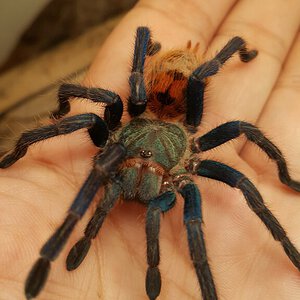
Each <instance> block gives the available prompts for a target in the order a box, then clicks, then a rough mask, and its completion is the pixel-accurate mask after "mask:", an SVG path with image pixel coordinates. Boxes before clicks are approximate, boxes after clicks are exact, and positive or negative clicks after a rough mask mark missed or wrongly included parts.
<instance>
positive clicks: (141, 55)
mask: <svg viewBox="0 0 300 300" xmlns="http://www.w3.org/2000/svg"><path fill="white" fill-rule="evenodd" d="M160 48H161V45H160V43H158V42H153V41H152V39H151V33H150V29H149V28H148V27H138V29H137V31H136V38H135V46H134V54H133V62H132V69H131V75H130V77H129V85H130V96H129V99H128V112H129V114H130V115H131V116H132V117H135V116H138V115H140V114H142V113H143V112H144V111H145V109H146V105H147V94H146V87H145V81H144V65H145V60H146V56H147V55H149V56H152V55H154V54H156V53H157V52H158V51H159V50H160Z"/></svg>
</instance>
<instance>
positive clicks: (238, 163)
mask: <svg viewBox="0 0 300 300" xmlns="http://www.w3.org/2000/svg"><path fill="white" fill-rule="evenodd" d="M299 24H300V3H299V1H297V0H295V1H279V0H275V1H274V0H272V1H271V0H266V1H264V2H263V4H262V3H261V1H258V0H254V1H253V0H252V1H247V0H241V1H235V0H226V1H224V0H211V1H209V2H203V1H200V0H194V1H192V0H190V1H185V2H182V1H158V0H157V1H140V2H139V3H138V5H137V6H136V7H135V8H134V9H133V10H132V11H131V12H130V13H129V14H128V15H127V16H126V17H125V18H124V19H123V20H122V22H121V23H120V24H119V26H118V27H117V28H116V29H115V31H114V32H113V33H112V35H111V36H110V37H109V39H108V40H107V41H106V43H105V45H104V46H103V47H102V49H101V50H100V52H99V55H98V56H97V58H96V59H95V62H94V64H93V66H92V67H91V69H90V71H89V73H88V75H87V78H86V84H87V85H90V86H99V87H102V88H107V89H110V90H114V91H115V92H117V93H119V94H120V95H121V97H122V99H126V96H127V95H128V85H127V78H128V72H129V68H128V66H129V61H130V59H131V55H132V45H133V38H134V32H135V29H136V27H138V26H140V25H146V26H149V27H150V28H151V29H152V31H153V35H154V39H155V40H157V41H160V42H161V43H162V46H163V49H168V48H170V47H172V48H174V47H182V46H184V45H186V42H187V40H192V42H195V43H196V42H200V51H201V52H203V53H205V51H206V49H207V47H209V50H208V51H207V52H206V53H205V57H207V58H210V57H212V56H213V54H214V53H215V52H216V50H218V49H221V47H222V46H223V45H224V44H225V43H226V42H227V41H228V40H229V39H230V38H231V37H233V36H234V35H241V36H243V37H244V38H245V39H246V40H247V41H248V42H249V43H250V45H251V47H253V48H256V49H258V50H259V56H258V57H257V59H255V61H253V62H251V63H249V64H247V65H244V64H242V63H240V62H239V61H238V60H234V59H233V60H232V61H231V62H229V63H228V64H227V65H226V66H225V67H224V68H223V70H222V71H221V72H220V74H219V75H218V76H215V77H214V78H213V79H212V80H211V82H210V86H209V89H208V91H207V93H206V101H205V106H204V116H203V121H202V124H201V126H200V128H199V133H198V134H199V135H200V134H203V133H205V132H207V131H209V130H210V129H212V128H214V127H215V126H217V125H219V124H221V123H223V122H226V121H229V120H236V119H239V120H246V121H249V122H252V123H253V124H257V125H258V126H259V127H261V128H262V129H263V131H264V132H266V133H267V136H268V137H270V138H271V139H272V141H273V142H274V143H275V144H277V145H278V146H279V147H280V148H281V150H282V151H283V153H284V154H285V156H286V158H287V161H288V162H289V166H290V169H291V171H292V176H293V177H294V178H295V179H298V180H300V162H299V160H298V159H297V158H298V154H299V151H300V142H299V141H300V131H299V127H297V126H298V120H299V111H300V104H299V99H298V98H299V92H298V93H297V91H299V77H300V73H299V70H300V58H299V55H297V54H298V53H299V51H300V36H299V33H298V30H299ZM297 35H298V36H297ZM83 112H96V113H99V112H100V109H99V108H97V107H96V106H95V105H94V104H85V103H82V102H81V103H75V101H74V105H73V107H72V111H71V114H77V113H83ZM124 121H125V120H124ZM198 134H197V135H198ZM218 149H219V148H218ZM96 151H97V149H96V148H95V147H94V146H92V143H91V142H90V141H89V138H88V136H87V134H86V132H85V131H81V132H76V133H73V134H71V135H69V136H65V137H57V138H53V139H51V140H48V141H45V142H42V143H39V144H36V145H35V146H33V147H31V149H30V150H29V151H28V154H27V155H26V157H24V158H22V159H21V160H20V161H18V162H17V163H16V164H15V165H13V166H12V167H10V168H8V169H4V170H1V171H0V203H1V206H0V207H1V209H0V244H1V251H0V299H6V300H10V299H24V291H23V290H24V281H25V278H26V276H27V274H28V272H29V270H30V268H31V266H32V264H33V262H34V261H35V260H36V258H37V257H38V251H39V249H40V247H41V246H42V245H43V244H44V242H45V241H46V240H47V238H48V237H49V236H50V235H51V234H52V233H53V231H54V230H55V229H56V228H57V226H58V225H59V224H61V221H62V220H63V218H64V217H65V212H66V211H67V209H68V207H69V205H70V203H71V201H72V200H73V199H74V197H75V196H76V193H77V192H78V190H79V188H80V186H81V184H82V183H83V181H84V179H85V177H86V176H87V174H88V172H89V170H90V168H91V165H92V160H91V158H92V156H93V155H94V154H95V153H96ZM206 157H209V158H213V159H216V160H219V161H222V162H224V163H227V164H228V165H230V166H233V167H235V168H236V169H238V170H240V171H241V172H243V173H245V174H247V176H248V177H249V178H250V179H251V181H252V182H253V183H254V184H256V186H257V188H258V190H259V191H260V193H261V194H262V196H263V197H264V199H265V201H266V203H267V205H268V206H269V207H270V209H271V210H272V211H273V212H274V214H275V215H276V216H277V217H278V219H279V220H280V222H281V223H282V224H283V227H284V228H285V229H286V231H287V232H288V234H289V237H290V238H291V240H292V241H293V242H294V243H295V245H296V247H297V248H298V249H300V239H299V234H300V232H299V228H300V221H299V214H300V194H297V193H296V192H294V191H292V190H290V189H289V188H287V187H286V186H284V185H283V184H281V183H280V181H279V179H278V177H277V170H276V168H275V165H274V164H273V163H271V162H270V161H268V160H267V158H266V156H265V155H264V154H262V153H261V151H259V150H257V149H255V146H254V145H252V144H250V143H245V140H244V139H243V138H241V139H239V140H238V141H234V142H231V143H228V144H226V145H224V146H222V147H220V151H219V150H214V151H211V152H210V153H208V156H206ZM297 170H298V172H297ZM196 182H197V183H198V184H199V187H200V191H201V194H202V198H203V202H204V203H203V210H204V222H205V237H206V240H207V251H208V256H209V259H210V264H211V267H212V272H213V275H214V278H215V282H216V286H217V290H218V294H219V297H220V299H226V300H227V299H231V300H234V299H236V300H239V299H243V300H248V299H278V300H279V299H280V300H282V299H289V300H291V299H299V298H300V276H299V271H298V270H297V269H296V268H295V267H294V266H293V264H292V263H291V262H290V261H289V259H288V258H287V256H286V255H285V253H284V251H283V250H282V248H281V246H280V244H279V243H277V242H275V241H274V240H273V239H272V237H271V236H270V234H269V233H268V231H267V229H266V228H265V227H264V225H263V224H262V223H261V221H260V220H259V219H258V218H257V216H256V215H255V214H254V213H253V212H251V211H250V209H249V208H248V206H247V204H246V201H245V200H244V198H243V197H242V195H241V193H240V192H239V191H237V190H235V189H230V188H229V187H227V186H225V185H223V184H221V183H217V182H215V181H211V180H208V179H196ZM100 197H101V192H99V195H98V198H100ZM95 202H96V201H95ZM92 212H93V209H90V210H89V211H88V213H87V214H86V215H85V217H84V218H83V219H82V221H81V222H80V224H79V225H78V226H77V227H76V228H75V231H74V233H73V234H72V236H71V238H70V240H69V242H68V243H67V245H66V247H65V249H64V251H63V253H62V254H61V255H60V256H59V257H58V259H57V260H56V261H55V263H53V264H52V269H51V274H50V276H49V280H48V281H47V284H46V286H45V288H44V290H43V291H42V293H41V294H40V295H39V297H38V299H47V300H48V299H49V300H50V299H122V300H127V299H128V300H129V299H147V297H146V293H145V288H144V281H145V273H146V258H145V253H146V243H145V229H144V227H145V225H144V217H145V208H144V207H142V206H140V205H138V204H136V203H120V204H119V205H118V206H117V207H116V208H114V209H113V211H112V213H111V214H110V215H109V216H108V217H107V219H106V220H105V222H104V225H103V228H102V229H101V231H100V234H99V235H98V237H97V238H96V239H95V240H94V241H93V246H92V248H91V250H90V252H89V255H88V257H87V258H86V259H85V261H84V262H83V263H82V265H81V266H80V268H78V269H77V270H75V271H73V272H68V271H67V270H66V268H65V259H66V256H67V254H68V251H69V250H70V248H71V247H72V245H73V244H74V243H75V242H76V241H77V240H78V239H79V238H80V237H81V236H82V232H83V230H84V226H85V224H86V223H87V221H88V219H89V217H90V216H91V214H92ZM160 245H161V264H160V270H161V273H162V291H161V295H160V299H201V293H200V289H199V287H198V283H197V280H196V275H195V272H194V269H193V266H192V263H191V261H190V256H189V253H188V247H187V241H186V230H185V228H184V225H183V203H182V199H181V198H180V197H178V201H177V204H176V206H175V208H174V209H172V210H171V211H170V212H168V213H167V214H166V215H165V216H164V218H163V220H162V223H161V233H160Z"/></svg>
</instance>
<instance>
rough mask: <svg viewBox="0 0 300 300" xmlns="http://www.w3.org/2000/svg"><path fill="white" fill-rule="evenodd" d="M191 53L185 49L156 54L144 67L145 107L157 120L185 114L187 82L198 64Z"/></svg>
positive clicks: (196, 55)
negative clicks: (146, 102)
mask: <svg viewBox="0 0 300 300" xmlns="http://www.w3.org/2000/svg"><path fill="white" fill-rule="evenodd" d="M195 49H196V50H197V48H195ZM195 49H193V50H191V48H189V46H188V47H187V48H186V49H178V50H171V51H167V52H165V53H162V54H159V53H158V54H157V55H155V56H154V57H153V58H151V59H150V60H149V61H148V62H147V64H146V65H145V85H146V90H147V95H148V106H147V107H148V108H149V110H150V111H152V112H153V113H154V114H155V115H156V116H157V117H158V118H160V119H166V118H175V117H177V116H182V115H183V114H184V113H185V111H186V109H185V104H186V99H185V97H186V93H185V91H186V88H187V83H188V78H189V76H190V75H191V73H192V72H193V70H195V69H196V68H197V66H199V65H200V62H201V60H200V58H199V55H198V54H197V53H196V50H195Z"/></svg>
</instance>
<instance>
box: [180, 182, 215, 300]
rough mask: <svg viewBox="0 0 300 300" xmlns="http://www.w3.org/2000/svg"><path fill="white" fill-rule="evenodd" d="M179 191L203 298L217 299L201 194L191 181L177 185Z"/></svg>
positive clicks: (191, 253)
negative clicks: (203, 228)
mask: <svg viewBox="0 0 300 300" xmlns="http://www.w3.org/2000/svg"><path fill="white" fill-rule="evenodd" d="M178 191H179V193H180V194H181V195H182V197H183V199H184V223H185V226H186V229H187V235H188V243H189V249H190V255H191V258H192V261H193V264H194V267H195V270H196V274H197V278H198V281H199V284H200V287H201V292H202V297H203V299H204V300H217V299H218V296H217V292H216V287H215V284H214V279H213V276H212V273H211V270H210V267H209V263H208V259H207V254H206V247H205V240H204V234H203V231H202V225H203V218H202V208H201V196H200V192H199V190H198V187H197V186H196V184H195V183H193V182H188V183H184V184H183V186H182V185H181V186H180V185H179V190H178Z"/></svg>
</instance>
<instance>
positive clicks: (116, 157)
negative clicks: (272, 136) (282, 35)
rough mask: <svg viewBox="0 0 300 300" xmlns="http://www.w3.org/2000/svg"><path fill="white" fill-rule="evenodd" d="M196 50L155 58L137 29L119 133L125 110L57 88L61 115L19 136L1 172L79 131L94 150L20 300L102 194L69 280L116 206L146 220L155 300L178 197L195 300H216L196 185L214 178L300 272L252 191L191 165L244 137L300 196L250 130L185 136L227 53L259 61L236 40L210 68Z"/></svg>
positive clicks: (94, 95)
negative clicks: (133, 206) (163, 227)
mask: <svg viewBox="0 0 300 300" xmlns="http://www.w3.org/2000/svg"><path fill="white" fill-rule="evenodd" d="M197 49H198V45H196V46H195V47H194V48H193V49H192V48H191V43H190V42H188V45H187V49H183V50H172V51H168V52H166V53H165V54H164V53H162V54H160V53H159V50H160V44H159V43H156V42H153V41H152V39H151V37H150V30H149V29H148V28H147V27H139V28H138V29H137V33H136V41H135V49H134V56H133V64H132V70H131V75H130V77H129V86H130V96H129V98H128V101H127V108H128V112H129V114H130V116H131V120H130V121H129V122H127V123H126V124H124V125H123V126H122V124H121V117H122V113H123V102H122V101H121V99H120V97H119V96H118V95H117V94H116V93H114V92H112V91H108V90H104V89H101V88H87V87H84V86H80V85H74V84H63V85H61V87H60V88H59V91H58V99H59V107H58V109H57V111H55V112H54V113H53V115H52V117H53V118H54V119H56V120H55V122H54V124H53V125H48V126H44V127H41V128H37V129H34V130H32V131H28V132H25V133H23V134H22V136H21V138H20V139H19V140H18V142H17V143H16V146H15V148H14V150H13V151H12V152H11V153H9V154H7V155H6V156H5V157H4V158H2V160H0V168H7V167H9V166H11V165H12V164H14V163H15V162H16V161H17V160H18V159H20V158H21V157H22V156H24V155H25V154H26V151H27V148H28V147H29V146H30V145H32V144H34V143H36V142H39V141H42V140H45V139H47V138H51V137H55V136H58V135H65V134H69V133H72V132H74V131H76V130H79V129H83V128H85V129H87V131H88V134H89V136H90V138H91V141H92V142H93V143H94V145H95V146H97V147H99V148H101V149H100V150H99V152H98V154H97V155H96V156H95V157H94V161H93V167H92V169H91V171H90V173H89V175H88V176H87V178H86V180H85V182H84V183H83V185H82V186H81V188H80V190H79V192H78V194H77V196H76V198H75V199H74V201H73V203H72V204H71V206H70V208H69V211H68V214H67V216H66V218H65V220H64V221H63V222H62V224H61V225H60V226H59V227H58V228H57V230H56V231H55V232H54V234H53V235H52V236H51V237H50V238H49V239H48V241H47V242H46V243H45V244H44V246H43V247H42V248H41V250H40V258H39V259H38V260H37V261H36V263H35V264H34V265H33V267H32V269H31V271H30V272H29V275H28V277H27V280H26V283H25V294H26V297H27V299H32V298H34V297H36V296H37V295H38V294H39V293H40V291H41V290H42V288H43V286H44V285H45V283H46V280H47V277H48V273H49V270H50V265H51V262H52V261H54V260H55V259H56V258H57V256H58V255H59V254H60V252H61V251H62V249H63V246H64V245H65V243H66V241H67V239H68V238H69V236H70V234H71V233H72V231H73V229H74V227H75V225H76V224H77V222H78V221H79V220H80V219H81V217H82V216H83V215H84V213H85V212H86V211H87V209H88V207H89V205H90V203H91V202H92V200H93V199H94V197H95V195H96V193H97V191H98V190H99V188H101V187H104V196H103V199H101V201H100V202H99V204H98V206H97V208H96V210H95V212H94V214H93V216H92V218H91V219H90V221H89V223H88V224H87V226H86V228H85V231H84V235H83V237H82V238H81V239H80V240H79V241H78V242H77V243H76V244H75V245H74V246H73V247H72V249H71V251H70V252H69V254H68V257H67V261H66V267H67V270H69V271H71V270H74V269H76V268H77V267H78V266H79V265H80V264H81V263H82V262H83V260H84V258H85V256H86V255H87V253H88V250H89V248H90V246H91V244H92V240H93V239H94V238H95V237H96V236H97V233H98V232H99V230H100V228H101V226H102V224H103V222H104V220H105V218H106V216H107V215H108V214H109V212H110V211H111V209H112V208H113V207H114V206H115V205H116V204H117V202H118V200H119V199H120V198H123V199H124V200H128V201H138V202H140V203H142V204H143V205H145V206H146V210H147V212H146V221H145V232H146V244H147V263H148V269H147V273H146V281H145V285H146V292H147V295H148V297H149V299H150V300H155V299H156V298H157V297H158V296H159V294H160V290H161V283H162V280H161V275H160V271H159V263H160V247H159V231H160V217H161V215H162V213H165V212H167V211H168V210H170V209H171V208H172V207H173V206H174V204H175V201H176V193H179V194H181V196H182V199H183V201H184V211H183V219H184V225H185V227H186V232H187V239H188V246H189V251H190V256H191V260H192V262H193V265H194V268H195V272H196V275H197V279H198V282H199V285H200V287H201V293H202V297H203V299H204V300H217V299H218V291H217V288H216V286H217V284H218V283H215V281H214V277H213V274H212V272H211V269H210V265H209V262H208V258H207V257H208V255H209V253H208V254H207V251H206V245H205V238H204V233H203V214H202V206H201V202H202V199H201V194H200V191H199V188H198V186H197V185H196V184H195V183H194V182H193V176H202V177H206V178H211V179H214V180H218V181H221V182H223V183H225V184H227V185H229V186H230V187H233V188H236V189H239V190H240V191H241V192H242V193H243V195H244V197H245V200H246V202H247V204H248V206H249V208H250V209H251V210H252V211H253V212H254V213H255V214H256V215H257V217H258V218H260V220H261V221H262V223H263V224H264V225H265V227H266V229H267V230H268V231H269V232H270V233H271V235H272V236H273V238H274V240H276V241H278V242H279V243H280V244H281V246H282V248H283V250H284V252H285V253H286V255H287V256H288V258H289V259H290V261H291V263H292V264H293V265H294V266H295V267H296V268H297V269H298V270H300V253H299V251H298V250H297V249H296V247H295V246H294V245H293V243H292V242H291V240H290V239H289V237H288V235H287V233H286V232H285V230H284V229H283V227H282V226H281V224H280V223H279V221H278V220H277V219H276V217H275V216H274V215H273V214H272V212H271V211H270V210H269V209H268V208H267V207H266V206H265V204H264V201H263V198H262V197H261V195H260V193H259V191H258V190H257V189H256V187H255V186H254V185H253V184H252V183H251V181H250V180H249V179H248V178H247V177H246V176H245V175H244V174H242V173H240V172H239V171H238V170H235V169H233V168H232V167H230V166H228V165H225V164H223V163H221V162H217V161H213V160H201V159H200V158H199V156H198V154H199V153H200V152H205V151H208V150H210V149H213V148H215V147H218V146H219V145H221V144H223V143H226V142H227V141H230V140H232V139H235V138H238V137H239V136H240V135H242V134H244V135H245V136H246V138H247V139H248V140H249V141H250V142H253V143H255V144H256V145H257V146H258V147H260V148H261V149H262V150H263V151H264V152H265V153H266V154H267V155H268V156H269V158H270V159H272V160H273V161H274V162H275V163H276V164H277V167H278V174H279V178H280V180H281V182H282V183H283V184H285V185H287V186H288V187H290V188H291V189H293V190H294V191H297V192H300V183H299V182H297V181H295V180H293V179H292V178H291V177H290V175H289V172H288V169H287V165H286V162H285V159H284V157H283V155H282V153H281V151H280V150H279V149H278V148H277V147H276V146H275V145H274V144H273V143H272V142H271V141H270V140H268V139H267V138H266V137H265V136H264V135H263V133H262V132H261V131H260V130H259V129H258V128H257V127H256V126H254V125H252V124H250V123H247V122H244V121H239V120H233V121H229V122H227V123H224V124H221V125H219V126H217V127H216V128H214V129H212V130H211V131H209V132H207V133H206V134H204V135H202V136H200V137H196V138H194V137H192V135H191V132H197V127H198V126H199V125H200V123H201V118H202V112H203V97H204V91H205V87H206V85H207V82H208V79H209V77H210V76H213V75H215V74H216V73H218V71H219V69H220V68H221V67H222V65H223V64H224V63H225V62H226V61H227V60H229V59H230V58H231V56H232V55H233V54H234V53H236V52H238V53H239V57H240V60H241V61H242V62H245V63H247V62H250V61H251V60H252V59H254V58H255V57H256V55H257V51H256V50H251V51H249V50H248V49H247V48H246V42H245V41H244V40H243V39H242V38H240V37H234V38H232V39H231V40H230V41H229V42H228V43H227V44H226V45H225V46H224V47H223V48H222V49H221V51H219V52H218V53H217V54H216V56H215V57H214V58H213V59H211V60H208V61H205V62H201V61H200V60H199V57H198V55H197ZM147 57H148V62H147V63H146V65H145V61H146V58H147ZM74 97H75V99H76V98H77V97H80V98H86V99H88V100H90V101H93V102H100V103H105V104H106V107H105V112H104V119H102V118H100V117H99V116H97V115H95V114H92V113H86V114H81V115H76V116H71V117H64V116H65V115H66V114H67V113H68V112H69V110H70V103H69V99H70V98H74ZM75 99H74V100H75Z"/></svg>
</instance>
